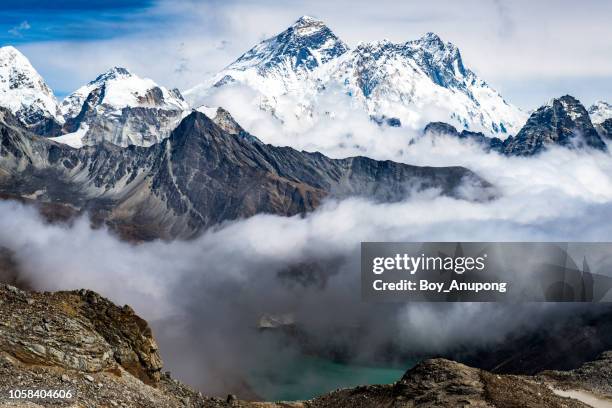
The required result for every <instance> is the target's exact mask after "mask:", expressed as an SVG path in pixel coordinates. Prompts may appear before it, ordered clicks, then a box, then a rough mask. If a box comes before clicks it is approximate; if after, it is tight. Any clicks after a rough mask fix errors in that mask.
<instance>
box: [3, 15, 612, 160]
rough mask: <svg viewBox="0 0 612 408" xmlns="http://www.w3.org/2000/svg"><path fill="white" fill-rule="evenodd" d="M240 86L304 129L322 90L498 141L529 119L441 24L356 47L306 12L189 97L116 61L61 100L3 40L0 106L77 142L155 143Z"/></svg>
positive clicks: (412, 120) (608, 128) (394, 122)
mask: <svg viewBox="0 0 612 408" xmlns="http://www.w3.org/2000/svg"><path fill="white" fill-rule="evenodd" d="M237 86H244V87H248V88H250V89H252V90H254V91H255V92H257V93H258V94H259V95H260V97H259V98H257V100H258V101H259V102H258V106H253V107H252V108H253V109H257V110H260V109H263V110H265V111H269V112H270V114H271V115H272V116H273V117H276V118H277V119H279V120H281V121H283V120H284V119H287V118H286V117H284V116H285V115H287V114H288V115H291V116H294V117H297V118H298V119H299V121H301V122H300V123H301V124H302V125H303V126H304V128H305V129H306V128H307V127H308V125H309V123H310V124H312V123H316V122H317V121H318V120H320V119H321V118H322V115H323V116H325V117H328V118H330V117H331V118H333V117H334V112H333V108H331V109H332V110H330V106H329V104H328V103H325V98H327V97H329V96H330V95H336V94H340V95H343V97H346V98H348V99H346V100H344V102H346V103H348V104H350V105H354V106H357V107H361V108H363V111H364V112H365V113H367V114H368V115H369V116H370V118H371V119H372V120H373V121H375V122H376V123H379V124H381V125H388V126H407V127H412V128H417V129H419V130H420V129H423V128H424V127H425V126H426V125H427V124H428V123H429V122H430V121H431V122H434V123H435V122H443V123H448V124H449V125H451V126H452V127H454V128H456V129H458V132H472V133H481V134H482V135H483V136H485V137H488V138H492V139H493V140H494V142H493V143H494V144H495V143H498V141H496V140H495V138H498V139H499V140H501V141H506V139H509V137H510V136H515V137H514V138H513V140H514V141H513V142H512V143H511V142H510V141H509V140H508V141H506V143H507V144H509V145H510V144H512V145H516V144H517V143H519V142H518V141H517V140H516V137H518V134H519V133H520V132H521V131H522V128H523V125H524V124H526V123H527V119H528V115H527V114H526V113H524V112H522V111H520V110H519V109H518V108H516V107H513V106H512V105H510V104H509V103H507V102H506V101H505V100H504V99H503V98H502V97H501V95H499V93H498V92H496V91H495V90H493V89H492V88H491V87H490V86H489V85H488V84H487V83H486V82H484V81H483V80H481V79H480V78H478V76H477V75H476V74H475V73H474V72H473V71H472V70H470V69H468V68H467V67H465V65H464V63H463V60H462V57H461V53H460V51H459V49H458V48H457V47H456V46H455V45H453V44H452V43H448V42H444V41H442V39H440V37H439V36H437V35H436V34H434V33H427V34H425V35H424V36H423V37H421V38H420V39H417V40H413V41H407V42H405V43H401V44H395V43H391V42H389V41H386V40H383V41H375V42H370V43H360V44H358V45H357V46H356V47H355V48H353V49H351V48H350V47H349V46H348V45H347V44H346V43H345V42H343V41H342V40H341V39H340V38H339V37H338V36H337V35H336V34H334V32H333V31H332V30H331V29H330V28H329V27H328V26H327V25H326V24H325V23H324V22H322V21H320V20H317V19H315V18H312V17H308V16H304V17H301V18H300V19H299V20H297V21H296V22H295V23H294V24H293V25H291V26H290V27H289V28H287V29H286V30H285V31H283V32H282V33H280V34H278V35H276V36H274V37H272V38H270V39H267V40H264V41H262V42H261V43H259V44H258V45H256V46H255V47H253V48H252V49H251V50H249V51H247V52H246V53H245V54H243V55H242V56H241V57H239V58H238V59H237V60H236V61H235V62H233V63H231V64H230V65H228V66H227V67H226V68H225V69H223V70H221V71H220V72H219V73H218V74H216V75H214V76H213V77H212V78H209V79H207V80H205V81H204V82H203V83H201V84H199V85H196V86H194V87H192V88H190V89H188V90H186V91H184V95H185V98H183V95H181V92H180V91H179V90H177V89H172V90H169V89H167V88H165V87H163V86H160V85H158V84H156V83H155V82H154V81H153V80H151V79H144V78H140V77H138V76H137V75H136V74H134V73H132V72H131V71H129V70H128V69H126V68H123V67H113V68H111V69H109V70H108V71H106V72H104V73H102V74H100V75H99V76H98V77H97V78H95V79H94V80H92V81H91V82H89V83H88V84H86V85H84V86H82V87H80V88H79V89H77V90H76V91H74V92H73V93H71V94H70V95H68V96H67V97H66V98H65V99H64V100H63V101H62V102H61V103H60V102H59V101H58V100H57V99H56V98H55V96H54V95H53V92H52V91H51V89H50V88H49V87H48V86H47V85H46V84H45V82H44V80H43V78H42V77H41V76H40V75H39V74H38V73H37V72H36V70H35V69H34V68H33V67H32V65H31V64H30V62H29V61H28V60H27V58H26V57H25V56H23V55H22V54H21V53H20V52H19V51H18V50H17V49H15V48H14V47H11V46H6V47H2V48H0V106H2V107H5V108H7V109H8V110H10V111H11V112H12V113H13V114H14V115H15V116H16V117H17V118H18V119H19V120H20V121H21V123H22V124H23V125H24V126H25V127H26V128H27V129H28V130H30V131H32V132H34V133H36V134H38V135H41V136H52V137H58V138H57V139H55V140H56V141H58V142H61V143H66V144H69V145H71V146H73V147H80V146H83V145H94V144H97V143H100V142H103V141H106V142H110V143H113V144H115V145H118V146H122V147H126V146H129V145H136V146H151V145H153V144H155V143H157V142H160V141H161V140H163V139H165V138H167V137H168V136H169V135H170V133H171V131H172V130H173V129H174V128H175V127H177V126H178V124H179V123H180V121H181V119H183V118H184V117H185V116H187V115H188V114H189V113H190V112H191V111H192V109H193V108H196V109H200V104H201V103H202V102H207V101H208V98H209V97H210V96H211V95H214V94H215V93H216V92H222V91H223V90H225V89H230V88H231V87H237ZM288 101H290V103H288ZM287 106H289V107H290V109H288V110H287V109H286V108H287ZM544 108H546V106H544V107H542V108H540V109H539V110H541V109H544ZM539 110H538V111H539ZM581 112H582V111H581ZM588 115H590V116H591V119H592V124H593V126H594V128H595V130H596V131H597V133H598V134H599V135H600V136H601V137H603V138H604V139H605V138H606V137H607V135H609V134H610V132H612V107H611V105H610V104H608V103H606V102H603V101H600V102H597V103H596V104H594V105H593V106H591V107H590V108H589V109H588ZM523 133H525V131H523ZM592 138H593V137H592ZM553 139H554V138H553ZM595 139H596V137H595ZM561 140H564V139H563V138H561ZM519 144H520V143H519ZM595 144H597V143H595ZM587 145H590V144H589V143H587ZM494 150H496V149H494ZM520 150H521V149H518V150H517V149H514V150H513V149H512V148H509V149H508V152H507V153H510V154H512V151H515V152H516V153H517V154H521V152H520ZM536 150H537V149H536Z"/></svg>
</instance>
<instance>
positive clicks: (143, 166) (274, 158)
mask: <svg viewBox="0 0 612 408" xmlns="http://www.w3.org/2000/svg"><path fill="white" fill-rule="evenodd" d="M2 115H3V118H4V119H3V120H0V133H1V136H2V141H1V144H0V146H1V147H0V192H3V193H5V194H11V195H13V196H18V197H19V196H21V197H28V198H32V197H34V198H35V199H36V200H37V201H53V202H56V203H58V202H59V203H64V204H66V205H70V206H72V207H74V208H77V209H78V210H79V211H87V212H89V213H90V214H91V215H92V217H93V219H94V220H95V221H99V222H105V223H107V224H108V225H111V226H112V227H114V228H116V229H118V230H119V231H121V232H124V233H126V234H127V235H128V236H130V235H131V236H132V237H134V238H138V239H148V238H155V237H164V238H173V237H183V238H186V237H191V236H193V235H195V234H197V232H199V231H201V230H203V229H205V228H208V227H210V226H212V225H215V224H217V223H220V222H222V221H226V220H233V219H238V218H243V217H249V216H252V215H255V214H259V213H270V214H277V215H285V216H291V215H295V214H304V213H306V212H309V211H312V210H313V209H315V208H317V207H318V206H319V205H320V203H321V202H322V200H323V199H325V198H328V197H329V198H344V197H349V196H363V197H368V198H371V199H374V200H380V201H385V202H392V201H398V200H402V199H403V198H405V197H407V196H409V195H410V194H411V193H413V192H414V191H418V190H422V189H427V188H434V189H437V190H439V191H440V192H441V193H442V194H446V195H451V196H458V197H460V196H461V195H462V191H464V190H463V187H465V186H466V185H469V186H471V187H475V188H476V191H479V192H481V193H482V194H481V195H480V197H482V198H483V199H487V198H490V197H491V194H492V189H491V186H490V184H489V183H487V182H486V181H484V180H482V179H481V178H479V177H478V176H477V175H475V174H474V173H472V172H471V171H469V170H467V169H465V168H462V167H444V168H434V167H417V166H410V165H405V164H399V163H394V162H390V161H376V160H372V159H368V158H365V157H352V158H348V159H342V160H334V159H330V158H328V157H326V156H324V155H322V154H320V153H306V152H299V151H297V150H294V149H292V148H289V147H274V146H271V145H265V144H263V143H262V142H261V141H259V140H258V139H256V138H255V137H254V136H251V135H249V134H248V133H246V132H244V131H243V130H242V131H241V129H242V128H240V127H239V125H238V124H236V123H235V122H234V121H233V119H231V116H229V114H227V112H225V113H223V112H221V113H218V115H217V118H216V120H217V121H219V123H220V124H221V126H219V125H217V124H216V123H215V122H213V121H212V120H210V119H209V118H208V117H206V116H205V115H204V114H201V113H199V112H193V113H192V114H190V115H189V116H188V117H187V118H185V119H184V120H183V121H182V122H181V123H180V125H179V126H178V128H177V129H175V130H174V132H173V133H172V134H171V136H170V137H169V138H168V139H166V140H164V141H162V142H161V143H159V144H155V145H153V146H151V147H148V148H144V147H136V146H130V147H128V148H120V147H118V146H115V145H112V144H109V143H101V144H99V145H96V146H86V147H84V148H81V149H74V148H71V147H69V146H66V145H61V144H58V143H55V142H53V141H50V140H47V139H44V138H40V137H37V136H34V135H32V134H30V133H28V132H26V131H25V130H23V129H22V128H20V127H18V126H16V123H15V122H14V120H13V119H12V117H11V116H10V114H9V113H8V112H5V111H2ZM222 120H223V122H222ZM230 125H232V126H233V127H230ZM236 126H238V127H237V128H236ZM222 127H223V128H222ZM224 128H227V129H230V130H232V129H233V130H234V132H232V133H235V134H231V133H229V132H228V131H226V130H224ZM236 132H237V133H236ZM241 132H242V133H241ZM471 190H472V191H473V189H471Z"/></svg>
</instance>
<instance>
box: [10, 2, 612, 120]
mask: <svg viewBox="0 0 612 408" xmlns="http://www.w3.org/2000/svg"><path fill="white" fill-rule="evenodd" d="M303 14H309V15H314V16H316V17H319V18H321V19H323V20H324V21H326V22H327V23H328V25H329V26H330V27H331V28H332V29H333V30H334V31H335V32H336V34H338V35H339V36H340V37H341V38H342V39H343V40H345V41H346V42H347V43H348V44H349V45H351V46H354V45H355V44H357V43H358V42H359V41H372V40H377V39H382V38H388V39H390V40H392V41H398V42H399V41H406V40H410V39H414V38H417V37H419V36H421V35H422V34H423V33H425V32H427V31H434V32H436V33H438V34H440V35H441V36H442V37H443V39H445V40H447V41H451V42H453V43H455V44H456V45H457V46H458V47H459V48H460V49H461V51H462V54H463V57H464V61H465V63H466V65H467V66H469V67H470V68H471V69H472V70H474V71H476V72H477V73H478V74H479V75H481V77H482V78H483V79H485V80H486V81H487V82H489V83H490V84H491V85H492V86H493V87H494V88H496V89H498V90H499V91H500V92H501V93H502V95H504V97H506V99H507V100H509V101H510V102H512V103H514V104H517V105H519V106H521V107H523V108H526V109H531V108H534V107H537V106H539V105H541V104H542V103H545V102H546V101H547V100H548V99H550V98H552V97H555V96H559V95H562V94H566V93H570V94H573V95H575V96H577V97H578V98H579V99H581V100H582V101H583V102H584V103H586V104H590V103H592V102H594V101H595V100H597V99H607V100H612V43H611V42H610V41H609V39H610V38H612V28H610V27H609V26H610V24H609V21H608V19H609V16H610V15H612V2H606V1H603V0H584V1H582V2H575V1H570V0H554V1H553V0H541V1H538V2H533V1H529V0H514V1H512V2H503V1H501V0H464V1H461V2H456V1H451V0H441V1H436V2H422V1H410V0H406V1H402V2H397V1H393V0H379V1H377V2H371V1H360V0H352V1H351V0H337V1H334V2H329V1H325V0H308V1H306V0H303V1H283V2H279V1H272V0H258V1H255V0H226V1H217V0H214V1H211V0H201V1H198V0H123V1H120V0H88V1H77V0H63V1H62V0H55V1H36V0H21V1H13V0H3V1H2V3H1V4H0V43H1V44H2V45H6V44H11V45H15V46H16V47H18V48H19V49H20V50H21V51H22V52H23V53H24V54H25V55H26V56H27V57H28V58H29V59H30V61H31V62H32V63H33V65H34V66H35V67H36V69H37V70H38V71H39V72H40V73H41V75H43V77H44V78H45V79H46V80H47V82H48V83H49V85H50V86H51V87H52V88H53V89H54V91H55V92H56V94H58V95H59V96H63V95H66V94H67V93H69V92H71V91H72V90H74V89H76V88H77V87H78V86H80V85H82V84H83V83H85V82H87V81H89V80H91V79H93V78H94V77H96V76H97V75H98V74H99V73H100V72H103V71H104V70H106V69H108V68H109V67H111V66H114V65H122V66H127V67H128V68H130V69H131V70H133V71H134V72H136V73H137V74H139V75H141V76H147V77H150V78H153V79H154V80H156V81H157V82H159V83H161V84H163V85H165V86H169V87H178V88H179V89H185V88H188V87H190V86H193V85H194V84H196V83H198V82H200V81H202V80H203V79H205V78H206V77H207V76H208V75H210V74H211V73H214V72H216V71H217V70H219V69H221V68H223V67H224V66H225V65H227V64H229V63H230V62H232V61H233V60H234V59H236V58H237V57H238V56H239V55H240V54H241V53H243V52H244V51H246V50H247V49H248V48H250V47H251V46H253V45H254V44H256V43H257V42H258V41H260V40H262V39H263V38H266V37H268V36H271V35H274V34H276V33H277V32H279V31H281V30H283V29H284V28H286V27H287V26H289V25H290V24H291V23H292V22H293V21H294V20H296V19H297V18H298V17H299V16H300V15H303Z"/></svg>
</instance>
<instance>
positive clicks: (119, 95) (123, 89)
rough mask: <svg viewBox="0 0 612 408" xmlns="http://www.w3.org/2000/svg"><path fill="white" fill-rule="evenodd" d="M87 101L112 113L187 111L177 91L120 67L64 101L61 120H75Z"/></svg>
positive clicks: (114, 68) (78, 90) (110, 70)
mask: <svg viewBox="0 0 612 408" xmlns="http://www.w3.org/2000/svg"><path fill="white" fill-rule="evenodd" d="M87 100H89V102H90V104H94V105H105V107H106V108H110V109H115V110H120V109H122V108H126V107H157V108H164V109H173V110H185V109H188V106H187V104H186V102H185V101H184V100H183V98H182V96H181V95H180V93H179V92H178V91H177V90H168V89H166V88H164V87H161V86H159V85H157V84H156V83H155V81H153V80H152V79H148V78H140V77H139V76H137V75H135V74H132V73H131V72H130V71H129V70H128V69H127V68H123V67H113V68H111V69H109V70H108V71H106V72H104V73H103V74H101V75H99V76H98V77H96V79H94V80H93V81H91V82H89V83H88V84H87V85H84V86H82V87H81V88H79V89H77V90H76V91H75V92H73V93H72V94H70V95H69V96H68V97H66V99H64V101H62V105H61V109H62V113H63V115H64V117H66V118H67V119H68V118H74V117H75V116H77V115H78V114H79V113H80V112H81V109H82V107H83V104H84V103H85V102H86V101H87Z"/></svg>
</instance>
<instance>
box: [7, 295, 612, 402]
mask: <svg viewBox="0 0 612 408" xmlns="http://www.w3.org/2000/svg"><path fill="white" fill-rule="evenodd" d="M609 357H611V355H609V354H604V355H603V356H602V358H601V359H600V360H598V361H596V362H593V363H589V364H587V365H585V366H583V367H581V368H579V369H577V370H574V371H566V372H546V373H543V374H542V375H540V376H535V377H529V376H512V375H497V374H492V373H489V372H487V371H484V370H480V369H476V368H471V367H468V366H465V365H463V364H460V363H456V362H453V361H450V360H445V359H432V360H426V361H423V362H422V363H420V364H418V365H417V366H416V367H414V368H412V369H411V370H409V371H408V372H407V373H406V374H405V375H404V377H403V378H401V379H400V380H399V381H397V382H396V383H394V384H386V385H367V386H361V387H356V388H352V389H343V390H337V391H334V392H331V393H328V394H325V395H323V396H320V397H317V398H315V399H313V400H310V401H301V402H286V403H283V402H276V403H271V402H270V403H268V402H248V401H240V400H238V399H236V398H233V397H228V398H223V399H221V398H212V397H206V396H203V395H202V394H200V393H198V392H196V391H194V390H193V389H191V388H189V387H187V386H185V385H183V384H181V383H180V382H178V381H176V380H174V379H172V378H171V377H170V376H169V374H166V373H163V372H162V361H161V358H160V355H159V353H158V348H157V344H156V342H155V339H154V337H153V335H152V333H151V330H150V328H149V326H148V324H147V323H146V322H145V321H144V320H143V319H141V318H139V317H138V316H137V315H136V314H135V313H134V311H133V310H132V309H131V308H130V307H129V306H123V307H119V306H116V305H114V304H113V303H112V302H110V301H109V300H107V299H105V298H103V297H101V296H99V295H98V294H96V293H94V292H91V291H87V290H80V291H72V292H54V293H49V292H41V293H37V292H32V291H23V290H21V289H17V288H16V287H13V286H9V285H0V406H7V407H8V406H12V407H18V406H22V407H39V406H58V407H60V406H61V407H261V408H266V407H269V408H273V407H303V408H318V407H352V408H359V407H457V406H465V407H467V406H469V407H587V406H589V405H586V404H584V403H582V402H580V401H578V400H576V399H570V398H565V397H562V396H559V395H557V393H555V392H553V391H552V388H551V386H554V387H555V388H556V389H560V390H561V389H565V390H567V389H578V390H582V391H584V392H585V393H590V394H589V395H595V396H596V398H599V399H598V401H603V402H608V400H606V398H607V397H606V395H610V390H611V387H610V367H612V366H611V364H610V359H609ZM9 390H65V391H70V392H71V398H65V399H60V398H56V399H53V398H31V399H23V398H22V399H11V398H10V394H9ZM602 406H605V405H602Z"/></svg>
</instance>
